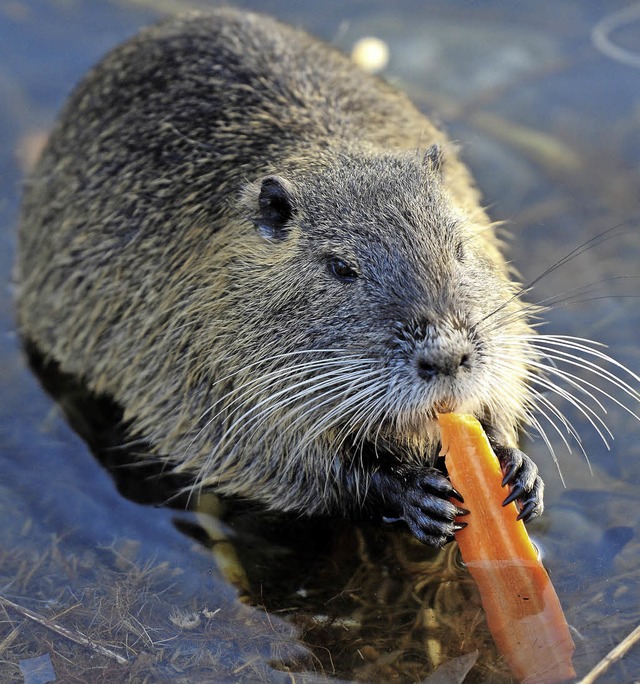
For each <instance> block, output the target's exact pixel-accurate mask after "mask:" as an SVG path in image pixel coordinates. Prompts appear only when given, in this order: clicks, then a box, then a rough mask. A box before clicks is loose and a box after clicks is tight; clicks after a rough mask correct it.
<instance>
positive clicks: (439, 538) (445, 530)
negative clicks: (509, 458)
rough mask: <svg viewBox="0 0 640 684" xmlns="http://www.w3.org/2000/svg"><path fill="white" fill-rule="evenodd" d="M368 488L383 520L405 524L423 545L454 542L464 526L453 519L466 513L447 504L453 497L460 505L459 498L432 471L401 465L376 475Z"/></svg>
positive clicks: (435, 471) (446, 482)
mask: <svg viewBox="0 0 640 684" xmlns="http://www.w3.org/2000/svg"><path fill="white" fill-rule="evenodd" d="M371 488H372V489H371V494H372V495H373V496H374V497H375V499H376V500H377V502H378V503H379V507H380V509H381V512H382V514H383V516H384V517H385V518H387V519H389V520H404V522H405V523H406V524H407V526H408V527H409V529H410V530H411V532H412V533H413V535H414V536H415V537H416V539H418V540H419V541H421V542H422V543H423V544H429V545H430V546H443V545H444V544H446V543H447V542H448V541H451V540H452V539H453V535H454V532H456V531H457V530H460V529H462V528H463V527H465V526H466V523H461V522H456V521H455V517H456V516H460V515H466V514H467V513H468V512H469V511H467V510H466V509H464V508H459V507H458V506H456V505H455V504H452V503H451V502H450V501H449V498H450V497H453V498H455V499H458V500H459V501H461V502H462V497H461V496H460V494H459V493H458V492H457V491H456V490H455V489H454V488H453V487H452V486H451V482H449V480H448V479H447V478H446V477H445V476H444V475H443V474H442V473H441V472H440V471H439V470H436V469H435V468H424V467H423V468H420V467H417V466H406V465H403V466H398V467H397V468H394V469H393V470H389V471H384V472H383V471H378V472H376V473H375V474H374V475H373V478H372V482H371Z"/></svg>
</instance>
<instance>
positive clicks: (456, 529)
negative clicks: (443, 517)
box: [453, 522, 469, 532]
mask: <svg viewBox="0 0 640 684" xmlns="http://www.w3.org/2000/svg"><path fill="white" fill-rule="evenodd" d="M468 524H469V523H466V522H457V523H454V524H453V531H454V532H460V530H464V528H465V527H466V526H467V525H468Z"/></svg>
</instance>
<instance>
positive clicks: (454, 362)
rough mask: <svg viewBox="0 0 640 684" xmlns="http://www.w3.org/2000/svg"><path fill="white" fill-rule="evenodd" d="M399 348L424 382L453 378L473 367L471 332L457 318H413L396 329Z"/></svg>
mask: <svg viewBox="0 0 640 684" xmlns="http://www.w3.org/2000/svg"><path fill="white" fill-rule="evenodd" d="M397 343H398V348H399V350H401V351H402V352H403V353H404V354H406V355H407V356H406V357H405V358H406V359H407V361H408V363H409V365H413V367H414V368H415V371H416V373H417V375H418V377H419V378H420V379H421V380H424V381H425V382H431V381H433V380H435V379H437V378H449V379H453V378H456V377H457V376H458V375H459V374H460V373H461V372H462V371H464V370H466V369H470V368H471V367H472V366H473V359H474V354H475V351H474V350H475V347H474V342H473V340H472V334H471V333H470V331H469V328H468V326H466V325H465V324H464V323H463V322H461V321H459V320H440V321H439V322H438V323H434V322H432V321H431V320H425V319H423V320H420V321H413V322H412V323H411V324H410V325H405V326H402V328H401V329H399V330H398V337H397Z"/></svg>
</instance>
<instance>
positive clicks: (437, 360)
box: [416, 353, 469, 380]
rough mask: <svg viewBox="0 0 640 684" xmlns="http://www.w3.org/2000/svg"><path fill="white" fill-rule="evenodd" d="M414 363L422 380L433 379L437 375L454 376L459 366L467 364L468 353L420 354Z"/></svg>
mask: <svg viewBox="0 0 640 684" xmlns="http://www.w3.org/2000/svg"><path fill="white" fill-rule="evenodd" d="M416 365H417V368H418V375H419V377H420V378H422V379H423V380H433V378H435V377H436V376H438V375H448V376H450V377H455V376H456V375H457V374H458V371H459V370H460V368H461V367H467V366H468V365H469V354H467V353H460V354H455V353H452V354H445V355H443V354H438V355H435V354H433V355H429V354H421V355H420V356H419V357H418V359H417V362H416Z"/></svg>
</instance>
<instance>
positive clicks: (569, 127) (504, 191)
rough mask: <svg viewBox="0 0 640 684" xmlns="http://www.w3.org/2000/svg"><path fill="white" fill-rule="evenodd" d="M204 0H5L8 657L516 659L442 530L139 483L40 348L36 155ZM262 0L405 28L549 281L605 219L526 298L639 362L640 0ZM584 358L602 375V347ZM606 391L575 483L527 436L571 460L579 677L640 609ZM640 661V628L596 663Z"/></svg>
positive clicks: (400, 53) (272, 662)
mask: <svg viewBox="0 0 640 684" xmlns="http://www.w3.org/2000/svg"><path fill="white" fill-rule="evenodd" d="M206 4H207V3H204V2H201V3H197V2H192V3H186V2H179V1H178V0H165V1H164V2H155V3H154V2H151V1H148V2H143V1H142V0H139V1H137V2H136V1H134V0H120V1H119V2H116V1H113V2H94V1H93V0H92V1H89V0H84V1H83V0H73V1H72V0H67V1H64V2H63V1H59V2H54V1H53V0H51V1H49V2H47V1H45V0H41V1H37V0H32V1H31V2H20V1H14V2H6V3H4V4H2V5H1V6H0V93H1V97H0V227H1V232H0V240H1V241H2V249H0V268H1V269H2V273H3V274H5V283H7V285H6V286H5V288H4V289H3V297H2V299H1V300H0V320H1V322H2V336H1V337H0V345H1V347H0V368H1V374H0V378H1V381H2V394H1V395H0V520H2V525H1V527H0V601H1V600H2V598H4V599H9V600H10V601H12V602H13V603H14V604H16V605H17V607H16V606H9V605H8V604H6V603H5V604H2V605H0V679H1V680H2V681H16V682H20V681H23V679H24V678H23V675H22V674H21V671H20V669H19V664H20V663H23V664H24V663H28V662H30V661H29V659H30V658H33V657H36V656H42V655H44V654H49V656H50V658H51V661H52V665H53V668H54V671H55V673H56V675H57V677H58V680H59V681H96V682H97V681H165V680H167V681H168V680H172V681H199V680H203V679H208V680H215V679H216V678H217V680H219V681H242V680H246V681H255V680H256V679H259V680H265V681H280V680H282V681H290V678H289V675H288V674H287V671H292V672H296V673H298V674H296V678H297V679H299V680H301V681H314V678H315V677H317V678H320V679H321V678H323V676H326V677H328V678H330V679H343V680H352V679H354V678H357V679H360V680H362V679H364V680H371V681H379V680H381V679H384V680H396V681H420V680H422V679H424V678H425V677H426V676H427V675H428V673H429V672H430V670H432V669H433V668H434V667H437V666H438V665H441V664H442V663H446V662H447V661H450V660H451V659H453V658H456V657H458V656H460V655H462V654H465V653H469V652H471V651H473V650H474V649H475V648H479V649H480V656H479V659H478V663H477V664H476V666H475V668H474V669H473V670H472V671H471V673H470V674H469V675H468V677H467V679H466V680H465V681H468V682H471V681H495V682H502V681H509V676H508V674H507V673H506V671H505V668H504V665H503V664H502V663H501V661H500V659H499V658H498V656H497V655H496V654H495V652H494V650H493V647H492V645H491V640H490V638H489V637H488V635H487V632H486V627H485V626H484V622H483V618H482V615H481V612H480V611H479V607H478V606H479V604H478V599H477V595H476V594H475V592H474V588H473V585H472V584H471V583H470V581H469V579H468V576H467V575H466V574H465V573H464V571H463V570H462V569H461V568H460V567H459V563H458V561H457V558H456V555H455V549H453V548H452V547H450V548H449V549H447V551H446V552H444V553H441V554H435V553H431V552H428V551H425V550H423V549H418V548H416V547H415V546H414V545H413V544H412V543H411V542H410V540H408V539H407V537H406V535H404V534H402V532H401V531H399V530H393V529H383V530H375V529H368V528H356V527H352V526H349V525H329V526H325V525H322V524H320V523H299V522H292V521H288V520H281V519H273V520H272V519H265V518H264V517H263V518H260V519H259V520H256V519H255V516H253V515H251V513H250V512H243V511H241V512H237V513H235V514H234V516H231V517H230V518H228V520H227V522H225V523H219V522H218V520H217V518H216V516H215V515H204V514H203V515H201V516H200V517H197V516H196V515H195V514H193V513H186V512H181V511H180V510H177V509H175V508H169V507H162V506H152V505H149V504H142V503H137V502H136V501H137V500H139V497H138V498H137V499H136V498H135V497H134V499H133V500H132V499H130V498H126V497H124V496H123V495H122V494H120V492H119V490H118V488H117V487H116V485H115V482H114V479H113V478H112V476H111V475H110V474H109V472H108V471H107V470H106V469H105V468H104V467H103V466H102V465H101V464H100V463H99V462H98V461H97V460H96V459H95V458H94V457H93V456H92V455H91V453H90V451H89V449H88V448H87V446H86V445H85V443H84V442H83V441H82V440H81V439H80V438H79V437H78V436H77V434H76V433H75V432H74V431H73V430H72V429H71V428H70V427H69V426H68V424H67V422H66V420H65V419H64V417H63V416H62V414H61V411H60V409H59V408H58V407H57V406H56V404H55V403H54V402H53V401H52V400H51V399H50V398H49V397H48V395H47V394H45V393H44V391H43V390H42V389H41V387H40V386H39V384H38V381H37V380H36V379H35V378H34V376H33V374H32V373H31V372H30V370H29V369H28V368H27V366H26V361H25V357H24V354H23V353H22V351H21V349H20V345H19V342H18V340H17V338H16V335H15V332H14V323H13V313H12V305H11V288H10V286H9V285H8V281H9V278H10V270H11V261H12V253H13V249H14V244H15V231H16V223H17V212H18V205H19V194H20V185H21V183H22V179H23V177H24V168H25V166H26V165H28V163H29V158H30V157H32V156H33V155H34V154H35V150H36V149H37V146H38V144H39V141H40V140H41V138H42V135H43V134H44V133H45V132H46V129H47V127H48V126H49V125H50V124H51V121H52V120H53V117H54V115H55V112H56V110H57V109H58V107H59V106H60V105H61V103H62V102H63V100H64V97H65V95H66V94H67V93H68V92H69V90H70V88H71V87H72V85H73V84H74V82H75V81H76V80H77V79H78V78H79V77H80V75H81V74H82V73H83V72H84V71H85V70H86V69H87V68H88V67H89V66H90V65H91V64H93V63H94V62H95V61H96V60H97V59H99V57H100V56H101V55H102V54H104V52H105V51H106V50H108V49H109V48H110V47H111V46H113V45H115V44H116V43H117V42H119V41H121V40H122V39H124V38H125V37H127V36H129V35H131V34H133V33H134V32H135V31H136V30H137V29H138V28H139V27H140V26H142V25H144V24H145V23H148V22H150V21H152V20H153V19H154V18H156V17H158V16H160V13H159V11H160V9H164V10H165V11H167V12H171V11H175V10H177V9H179V8H184V7H187V6H188V5H189V6H197V5H200V6H206ZM239 4H241V5H243V6H246V7H251V8H255V9H260V10H264V11H268V12H270V13H273V14H276V15H278V16H280V17H281V18H283V19H286V20H288V21H290V22H292V23H296V24H298V25H301V26H304V27H306V28H307V29H309V30H310V31H311V32H313V33H316V34H317V35H320V36H322V37H324V38H325V39H327V40H329V41H333V42H334V43H337V44H338V45H340V46H341V47H343V48H345V49H347V50H348V49H350V47H351V45H352V44H353V43H354V42H355V40H357V39H358V38H360V37H362V36H365V35H375V36H378V37H380V38H382V39H384V40H385V41H386V42H387V43H388V45H389V47H390V55H391V61H390V64H389V66H388V68H387V70H386V72H385V75H386V76H387V77H388V78H390V79H391V80H393V81H394V82H396V83H398V85H400V86H401V87H402V88H404V89H405V90H407V91H408V92H409V93H410V94H411V96H412V97H413V98H414V99H415V101H416V102H417V103H418V104H419V105H420V106H421V107H423V108H424V109H425V110H429V111H431V110H432V109H433V110H436V111H437V112H438V113H439V117H440V119H441V120H442V121H443V123H444V124H445V126H446V127H447V129H448V130H449V131H450V132H451V135H452V137H453V138H455V139H456V140H458V141H460V144H461V147H462V153H463V155H464V157H465V158H466V159H467V161H468V162H469V164H470V165H471V166H472V168H473V170H474V172H475V175H476V178H477V179H478V182H479V184H480V186H481V187H482V189H483V191H484V194H485V197H486V201H487V204H490V205H491V206H492V214H493V216H494V217H495V218H496V219H504V220H507V221H508V224H509V228H510V230H511V233H512V235H513V238H512V240H511V247H510V254H511V256H512V259H513V262H514V264H515V265H516V266H517V268H518V269H519V270H520V272H521V273H522V279H523V281H524V282H525V283H529V282H531V281H533V280H534V279H536V278H537V277H538V276H539V275H541V274H542V273H544V272H545V271H546V270H547V269H549V268H550V267H552V266H553V265H554V264H557V263H558V262H559V260H561V259H562V258H563V257H564V256H565V255H567V254H570V253H571V251H572V250H574V249H576V248H578V247H579V246H580V245H581V244H583V243H585V242H586V241H588V240H590V239H591V238H593V237H594V236H598V235H602V236H603V239H602V240H600V239H596V240H595V242H594V243H593V244H592V245H590V248H589V249H586V250H584V251H583V252H580V253H579V254H576V256H575V258H572V259H570V260H568V261H566V263H561V264H560V265H559V267H558V268H557V269H555V270H553V271H552V272H550V273H549V274H548V275H545V276H544V277H543V278H542V279H541V280H540V281H539V282H537V283H536V285H535V289H534V290H533V291H532V292H530V293H529V294H528V297H529V299H530V301H542V302H550V303H553V302H555V303H556V304H555V306H554V308H553V309H552V310H551V311H549V312H547V313H545V314H544V319H545V320H546V321H548V325H546V326H545V328H544V329H543V332H545V333H553V334H565V335H574V336H578V337H588V338H593V339H596V340H600V341H602V342H604V343H606V344H607V345H609V350H608V352H609V353H611V354H612V355H613V356H615V358H616V359H618V360H619V361H620V362H621V363H623V364H626V365H628V366H629V367H630V368H631V369H634V370H635V371H636V372H639V371H640V353H639V346H638V340H639V338H640V307H639V304H638V299H637V295H638V292H640V281H639V280H637V279H638V277H639V276H640V265H639V257H640V249H639V248H640V193H639V191H638V188H639V187H640V99H639V95H638V93H640V68H638V65H637V64H636V65H635V66H634V64H633V59H632V55H633V54H636V55H638V54H639V53H640V40H639V38H638V36H639V35H640V32H639V31H638V29H639V27H640V12H636V16H635V18H632V17H630V18H629V19H628V21H629V22H630V23H629V26H626V27H625V26H622V27H620V28H616V29H615V30H613V31H612V32H611V33H610V35H609V34H606V31H604V29H606V28H607V27H606V25H602V24H601V25H600V29H601V30H598V28H597V27H598V22H600V21H601V20H602V19H603V18H604V17H605V15H606V14H607V13H609V14H611V13H615V12H616V11H618V10H619V9H622V8H625V7H627V3H624V2H613V1H610V2H607V3H606V11H605V10H603V9H602V6H603V5H604V4H605V3H599V2H595V1H593V2H579V1H578V0H567V1H566V2H564V3H561V4H560V3H554V2H550V1H548V2H540V1H538V0H536V1H535V2H534V1H533V0H530V1H528V2H520V3H511V4H509V5H508V4H507V3H504V2H499V1H498V0H495V1H493V0H492V1H487V2H483V3H469V2H467V1H466V0H459V1H450V0H448V1H446V2H445V0H442V1H441V2H431V1H430V2H417V1H414V2H398V3H393V4H391V3H382V2H367V3H360V2H352V3H349V4H346V3H338V2H328V3H322V9H321V10H319V9H318V5H319V3H296V5H295V8H294V9H284V8H285V6H286V5H287V4H286V3H282V2H276V1H275V0H274V1H271V2H266V1H265V2H258V1H256V2H244V3H239ZM594 27H595V29H596V31H595V35H596V37H597V46H596V45H595V44H594V41H593V40H592V32H593V30H594ZM620 48H624V50H626V51H627V52H628V54H627V53H624V52H622V51H621V50H620ZM603 50H604V52H603ZM605 53H606V54H605ZM627 57H628V59H627ZM637 59H638V58H637V57H636V61H637ZM620 60H623V61H620ZM625 61H626V63H625ZM616 226H618V228H616ZM610 229H614V230H613V232H611V233H608V234H605V231H608V230H610ZM549 298H551V300H549ZM611 369H612V370H615V368H611ZM568 370H570V371H571V372H575V373H576V374H579V375H584V377H585V378H587V379H589V377H590V376H589V374H588V373H586V374H585V364H583V365H582V368H580V367H578V368H576V367H573V368H571V367H569V368H568ZM590 379H591V380H594V379H596V380H597V378H593V376H591V378H590ZM602 386H603V387H604V388H605V389H607V388H606V386H605V385H602ZM636 387H637V384H636ZM607 391H609V390H608V389H607ZM612 393H613V392H612ZM613 394H614V396H615V398H617V399H618V400H619V401H620V402H621V403H622V404H623V405H624V406H626V407H628V408H630V409H631V410H633V411H637V410H638V408H639V407H638V406H637V404H636V405H633V404H632V402H631V401H630V400H628V399H625V398H624V396H623V395H621V394H620V393H613ZM554 402H555V399H554ZM603 402H604V403H605V405H606V408H607V409H608V414H607V415H606V418H605V420H606V424H607V425H608V427H609V428H610V429H611V431H612V432H613V434H614V435H615V440H614V441H611V449H610V450H607V449H606V448H605V446H604V445H603V443H602V441H601V440H600V438H599V437H598V434H597V432H596V431H595V430H594V429H593V427H591V426H590V425H589V422H588V420H587V417H586V416H585V415H583V414H581V413H580V411H578V410H576V409H575V408H573V407H571V406H566V405H563V404H562V402H560V403H557V405H558V406H559V407H560V408H561V410H562V411H564V412H565V413H566V415H567V417H568V418H569V419H570V420H571V422H572V423H573V424H574V425H575V426H576V429H577V430H578V432H579V433H580V435H581V436H582V439H583V447H584V451H585V452H586V453H587V454H588V456H589V460H590V463H591V471H590V469H589V467H588V465H587V463H586V460H585V458H584V456H583V455H582V453H581V451H580V449H579V448H576V447H575V444H574V445H573V447H572V448H573V452H572V453H569V452H568V451H567V449H566V448H564V447H563V444H562V439H561V438H560V437H559V436H558V435H557V434H554V433H553V429H549V430H548V433H549V438H550V440H551V442H552V444H553V446H554V448H555V450H556V453H557V458H558V461H559V464H560V466H561V471H562V475H563V477H564V480H565V483H566V487H563V486H562V481H561V478H560V475H559V474H558V471H557V469H556V466H555V465H554V463H553V460H552V458H551V457H550V455H549V452H548V449H547V447H546V446H545V444H544V442H543V440H542V439H540V438H539V437H538V436H537V435H532V439H531V440H529V439H526V440H525V450H526V451H527V452H528V453H529V454H530V455H531V456H532V457H533V458H534V460H536V462H537V463H538V464H539V465H540V468H541V470H542V473H543V476H544V478H545V481H546V483H547V510H546V512H545V515H544V516H543V517H542V519H540V520H537V521H535V522H534V523H533V524H532V525H530V531H531V532H532V534H533V536H534V537H535V540H536V543H537V544H538V545H539V547H540V548H541V549H542V551H543V554H544V557H545V563H546V565H547V567H548V568H549V570H550V573H551V576H552V578H553V580H554V584H555V586H556V590H557V592H558V595H559V596H560V599H561V601H562V603H563V605H564V607H565V611H566V614H567V619H568V621H569V623H570V624H571V625H572V627H573V628H574V630H575V631H574V640H575V642H576V647H577V649H576V656H575V658H574V663H575V666H576V670H577V672H578V674H579V675H584V674H586V672H588V670H589V669H590V668H591V667H592V666H593V665H594V664H595V663H596V662H597V661H598V660H599V659H600V658H602V657H603V656H604V655H605V654H606V653H607V652H608V651H609V650H610V649H611V648H612V647H613V646H614V645H615V644H616V643H618V642H619V641H620V640H621V639H622V638H623V637H624V636H626V634H628V633H629V632H631V630H632V629H633V628H634V627H635V626H637V625H638V624H639V623H640V540H639V531H640V505H639V504H640V487H639V484H640V459H639V458H638V455H639V454H640V446H639V444H640V440H639V439H638V437H639V436H640V423H638V421H637V420H635V418H633V417H632V416H630V415H629V414H628V413H627V412H626V411H625V410H624V407H623V406H620V405H617V404H615V403H613V402H611V401H608V400H606V398H604V399H603ZM138 484H140V482H138ZM144 484H145V483H144V482H142V485H143V486H144ZM203 507H205V506H204V504H203ZM226 537H231V538H233V540H234V543H233V545H231V544H228V543H227V542H226V541H225V538H226ZM212 540H214V541H212ZM216 540H217V541H216ZM212 547H213V551H212V550H211V549H212ZM235 556H237V557H238V558H239V563H240V565H238V564H237V563H236V561H237V560H238V559H237V558H235ZM239 567H242V568H244V571H245V572H246V577H243V576H242V573H241V571H240V570H239ZM225 568H226V569H227V571H226V575H225V572H224V569H225ZM230 576H233V578H234V581H235V583H230V582H229V581H228V579H229V577H230ZM243 584H244V585H246V586H245V588H244V589H242V588H240V589H238V586H242V585H243ZM21 607H22V609H29V610H31V611H32V612H33V614H35V616H36V617H35V618H34V617H33V615H32V616H31V617H27V616H26V613H25V611H24V610H22V612H21V610H20V609H21ZM263 608H264V610H263ZM52 621H53V622H55V623H56V625H59V626H62V627H63V628H65V629H67V630H69V632H70V633H71V635H72V636H75V637H76V641H74V640H73V639H72V637H70V636H69V633H65V632H63V631H61V630H59V629H56V628H55V626H53V625H52ZM79 634H80V635H85V636H87V637H88V638H89V639H91V642H92V643H91V644H87V643H77V637H78V635H79ZM98 645H99V646H101V647H103V648H106V649H108V651H107V652H105V651H101V652H98V651H97V650H96V648H97V646H98ZM638 673H640V647H636V648H635V649H632V650H631V651H630V652H629V653H628V654H627V656H626V657H625V658H624V659H623V660H622V661H621V662H620V663H618V664H617V665H614V666H613V667H612V668H611V669H610V670H609V671H608V672H607V673H605V674H604V675H603V676H602V677H601V678H600V679H599V680H598V681H603V682H632V681H634V678H637V677H638ZM461 676H462V675H461ZM452 681H461V679H460V677H459V678H458V680H454V679H452Z"/></svg>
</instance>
